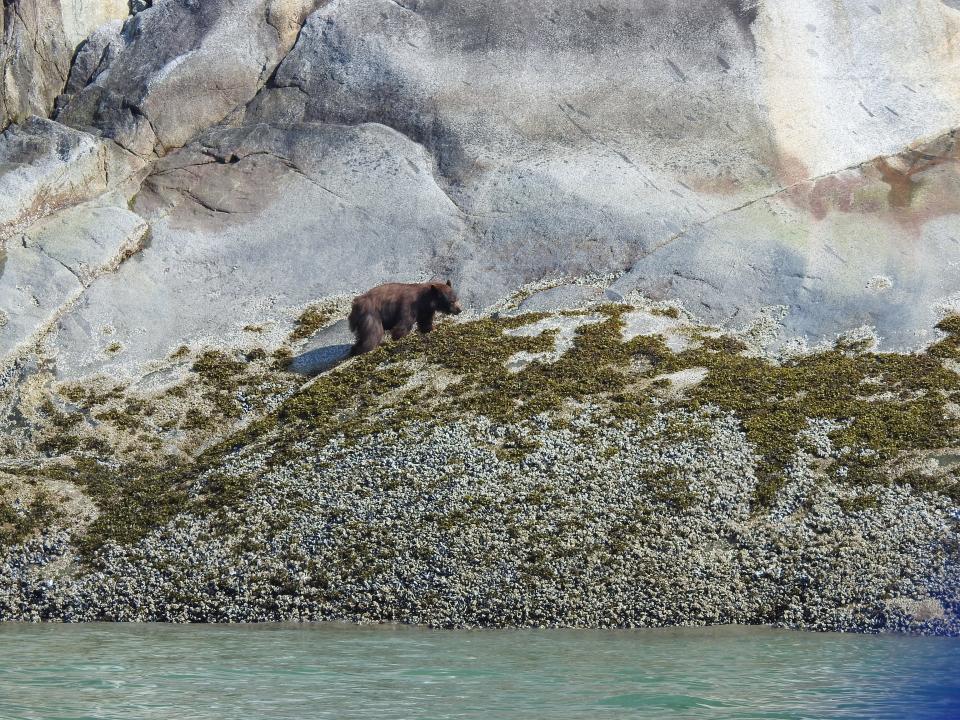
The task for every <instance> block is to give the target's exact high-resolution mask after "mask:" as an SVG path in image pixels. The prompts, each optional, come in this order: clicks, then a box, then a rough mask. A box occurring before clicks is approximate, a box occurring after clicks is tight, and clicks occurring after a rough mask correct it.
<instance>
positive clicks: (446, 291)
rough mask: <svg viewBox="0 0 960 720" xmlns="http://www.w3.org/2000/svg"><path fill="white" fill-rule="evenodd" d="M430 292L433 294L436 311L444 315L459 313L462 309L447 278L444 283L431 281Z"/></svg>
mask: <svg viewBox="0 0 960 720" xmlns="http://www.w3.org/2000/svg"><path fill="white" fill-rule="evenodd" d="M430 292H431V293H432V294H433V302H434V307H436V309H437V312H442V313H444V314H445V315H459V314H460V312H461V311H462V310H463V308H462V307H460V300H459V299H458V298H457V294H456V293H455V292H454V291H453V287H452V286H451V285H450V281H449V280H447V282H446V284H445V285H444V284H443V283H432V284H431V286H430Z"/></svg>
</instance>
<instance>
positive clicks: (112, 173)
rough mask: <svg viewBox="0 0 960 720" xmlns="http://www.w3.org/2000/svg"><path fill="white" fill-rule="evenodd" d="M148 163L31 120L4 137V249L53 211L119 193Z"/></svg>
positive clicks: (0, 202)
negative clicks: (16, 236) (19, 233)
mask: <svg viewBox="0 0 960 720" xmlns="http://www.w3.org/2000/svg"><path fill="white" fill-rule="evenodd" d="M142 168H143V163H142V162H141V161H139V160H136V159H135V158H133V157H131V156H130V155H129V154H128V153H125V152H123V151H121V150H120V149H119V148H117V147H116V146H115V145H114V144H113V143H110V142H104V141H101V140H99V139H98V138H95V137H93V136H91V135H88V134H87V133H84V132H79V131H77V130H73V129H71V128H68V127H65V126H63V125H61V124H59V123H56V122H53V121H51V120H44V119H42V118H38V117H31V118H28V119H27V120H26V121H24V122H23V123H22V124H20V125H14V126H12V127H10V128H8V129H7V130H6V131H5V132H4V133H3V134H2V135H0V250H2V248H3V245H4V243H5V241H6V240H7V239H8V238H10V237H11V236H13V235H15V234H16V233H17V232H19V231H21V230H23V229H25V228H26V227H28V226H29V225H30V224H31V223H33V222H34V221H36V220H38V219H40V218H42V217H44V216H46V215H48V214H50V213H51V212H53V211H55V210H57V209H59V208H63V207H69V206H71V205H76V204H79V203H81V202H84V201H87V200H90V199H93V198H96V197H98V196H101V195H104V194H105V193H108V192H111V191H113V190H116V189H117V188H118V187H120V186H122V185H123V184H124V183H125V182H126V181H127V180H129V179H130V178H131V177H132V176H134V175H135V174H136V173H137V172H138V171H139V170H141V169H142Z"/></svg>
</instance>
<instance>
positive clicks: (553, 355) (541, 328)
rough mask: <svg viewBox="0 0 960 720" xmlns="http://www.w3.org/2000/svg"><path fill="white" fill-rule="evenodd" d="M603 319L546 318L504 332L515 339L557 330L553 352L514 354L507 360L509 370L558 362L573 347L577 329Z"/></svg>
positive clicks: (590, 316) (589, 316)
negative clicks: (535, 363) (540, 363)
mask: <svg viewBox="0 0 960 720" xmlns="http://www.w3.org/2000/svg"><path fill="white" fill-rule="evenodd" d="M603 319H604V318H603V316H601V315H572V316H558V317H550V318H544V319H543V320H538V321H537V322H534V323H530V324H529V325H524V326H523V327H518V328H514V329H513V330H506V331H504V335H512V336H514V337H537V336H538V335H542V334H543V333H545V332H546V331H548V330H557V339H556V342H555V343H554V346H553V350H548V351H546V352H539V353H530V352H526V351H523V352H518V353H514V354H513V355H511V356H510V358H509V359H508V360H507V363H506V365H507V369H508V370H510V372H519V371H520V370H522V369H523V368H525V367H527V365H529V364H530V363H532V362H543V363H552V362H556V361H557V360H559V359H560V358H561V357H563V355H564V353H566V352H567V350H569V349H570V348H571V347H573V338H574V337H575V336H576V334H577V328H579V327H581V326H582V325H593V324H595V323H598V322H601V321H602V320H603Z"/></svg>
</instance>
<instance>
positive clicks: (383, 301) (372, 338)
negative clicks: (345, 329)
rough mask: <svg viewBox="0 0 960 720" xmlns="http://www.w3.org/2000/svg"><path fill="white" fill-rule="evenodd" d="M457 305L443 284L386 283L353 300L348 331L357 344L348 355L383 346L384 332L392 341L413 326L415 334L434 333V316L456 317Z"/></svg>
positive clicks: (454, 294)
mask: <svg viewBox="0 0 960 720" xmlns="http://www.w3.org/2000/svg"><path fill="white" fill-rule="evenodd" d="M460 310H461V307H460V301H459V300H458V299H457V294H456V293H455V292H454V291H453V288H452V287H451V286H450V281H449V280H447V282H446V284H444V283H386V284H385V285H378V286H377V287H375V288H373V289H372V290H368V291H367V292H365V293H364V294H363V295H359V296H358V297H356V298H354V301H353V308H352V309H351V310H350V330H351V331H353V333H354V334H355V335H356V336H357V341H356V343H354V346H353V347H352V348H351V349H350V354H351V355H362V354H363V353H367V352H370V351H371V350H373V349H375V348H376V347H377V346H379V345H380V343H381V342H383V336H384V333H385V332H386V331H388V330H389V331H390V336H391V337H392V338H393V339H394V340H399V339H400V338H402V337H404V336H405V335H408V334H410V331H411V330H413V326H414V324H416V326H417V330H419V331H420V332H422V333H428V332H430V331H431V330H433V316H434V315H435V314H436V313H438V312H441V313H444V314H445V315H456V314H458V313H459V312H460Z"/></svg>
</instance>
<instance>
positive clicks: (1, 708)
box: [0, 624, 960, 720]
mask: <svg viewBox="0 0 960 720" xmlns="http://www.w3.org/2000/svg"><path fill="white" fill-rule="evenodd" d="M958 660H960V641H958V640H953V639H946V638H920V637H895V636H881V637H872V636H857V635H819V634H810V633H794V632H788V631H776V630H770V629H766V628H714V629H675V630H622V631H578V630H562V631H556V630H543V631H472V632H447V631H428V630H422V629H416V628H404V627H355V626H346V625H337V624H321V625H307V626H290V625H273V626H270V625H267V626H160V625H111V624H95V625H85V626H81V625H17V624H0V717H2V718H177V719H178V720H189V719H194V718H197V719H199V718H244V719H246V718H297V719H298V720H299V719H300V718H338V719H339V718H510V719H511V720H513V719H518V718H537V719H538V720H540V719H549V718H591V719H592V718H698V719H701V718H704V719H708V720H709V719H712V718H737V719H738V720H747V719H749V718H897V719H898V720H899V719H900V718H917V719H920V718H938V719H946V718H960V680H958V679H957V675H958V673H957V667H958Z"/></svg>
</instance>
